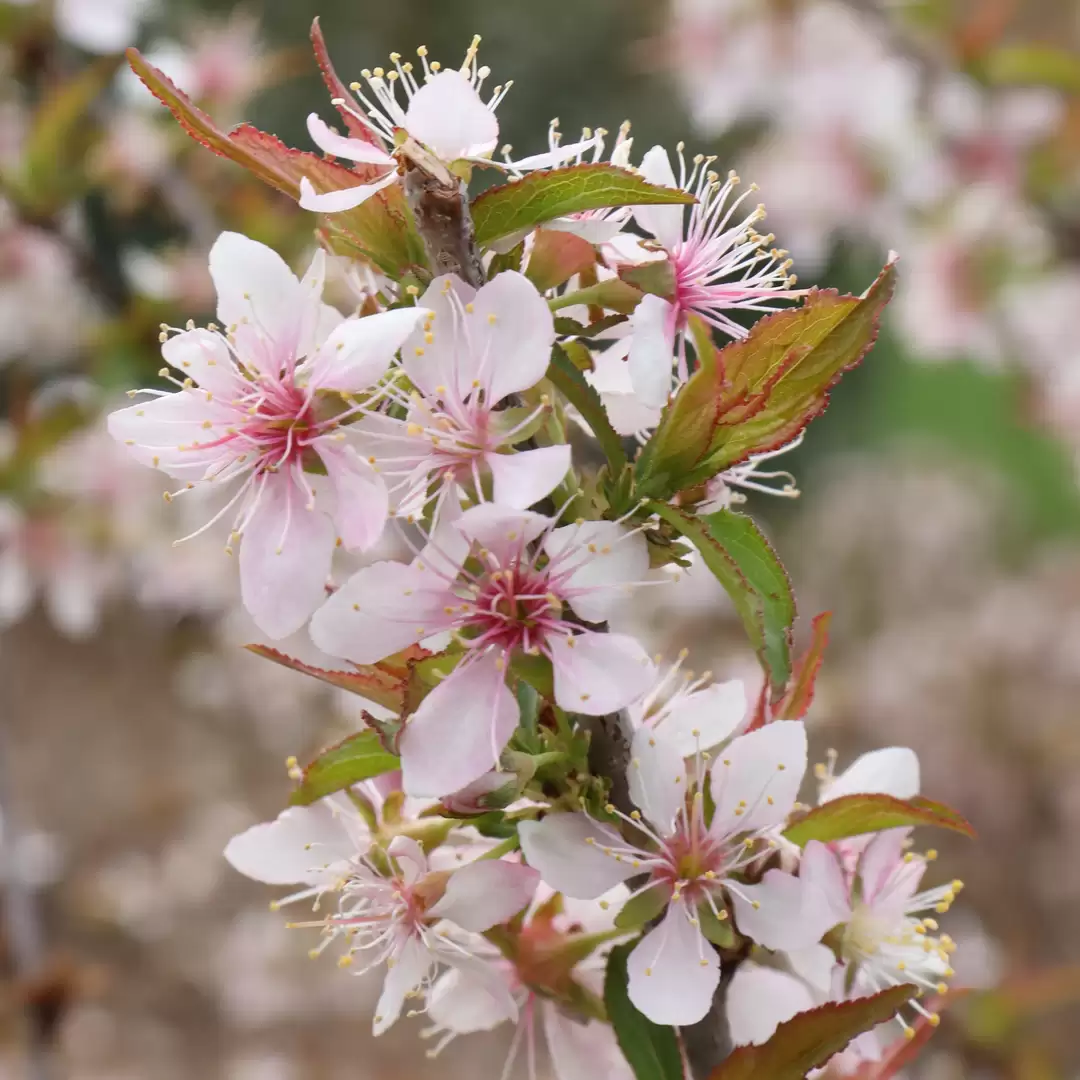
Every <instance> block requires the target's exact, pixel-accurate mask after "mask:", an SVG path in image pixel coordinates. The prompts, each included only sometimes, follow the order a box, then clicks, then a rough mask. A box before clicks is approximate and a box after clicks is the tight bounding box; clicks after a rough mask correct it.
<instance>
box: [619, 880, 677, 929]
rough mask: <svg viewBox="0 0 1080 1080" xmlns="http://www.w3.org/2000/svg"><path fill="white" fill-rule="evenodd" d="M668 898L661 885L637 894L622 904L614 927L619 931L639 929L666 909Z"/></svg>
mask: <svg viewBox="0 0 1080 1080" xmlns="http://www.w3.org/2000/svg"><path fill="white" fill-rule="evenodd" d="M668 897H669V893H668V891H667V890H666V889H665V888H664V887H663V886H662V885H657V886H655V887H654V888H652V889H646V890H645V891H644V892H640V893H638V894H637V896H634V897H631V898H630V899H629V900H627V901H626V903H625V904H623V906H622V908H621V909H620V911H619V914H618V915H616V916H615V925H616V926H617V927H618V928H619V929H620V930H637V929H639V928H640V927H642V926H644V925H645V924H646V923H647V922H651V921H652V920H653V919H655V918H656V916H657V915H659V914H660V912H662V911H663V910H664V908H666V907H667V904H668Z"/></svg>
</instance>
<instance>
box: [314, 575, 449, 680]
mask: <svg viewBox="0 0 1080 1080" xmlns="http://www.w3.org/2000/svg"><path fill="white" fill-rule="evenodd" d="M456 599H457V598H456V597H455V596H454V594H453V593H452V592H450V591H449V589H447V587H446V584H445V582H443V581H441V580H440V579H439V578H437V577H435V575H433V574H431V573H426V572H425V571H423V570H419V569H418V568H417V567H416V566H411V565H407V564H405V563H398V562H379V563H373V564H372V565H371V566H365V567H364V569H363V570H360V571H359V572H358V573H356V574H354V575H353V576H352V577H351V578H349V580H348V581H347V582H345V584H344V585H343V586H342V587H341V588H340V589H338V591H337V592H336V593H334V595H333V596H331V597H330V599H329V600H327V601H326V603H325V604H323V606H322V607H321V608H319V610H318V611H317V612H316V613H315V615H314V617H313V618H312V620H311V637H312V640H313V641H314V642H315V644H316V645H318V647H319V648H320V649H322V650H323V652H326V653H329V654H330V655H331V656H342V657H345V659H347V660H352V661H353V663H356V664H374V663H377V662H378V661H379V660H382V659H383V658H384V657H387V656H390V655H391V654H392V653H396V652H399V651H400V650H401V649H404V648H405V647H406V646H407V645H412V644H415V643H416V642H417V641H422V640H423V639H424V638H425V637H430V636H431V635H432V634H436V633H438V632H439V631H441V630H444V629H446V628H447V627H448V626H450V625H452V619H451V617H450V616H448V615H447V614H446V612H445V611H444V608H446V606H447V605H449V604H452V603H454V601H455V600H456Z"/></svg>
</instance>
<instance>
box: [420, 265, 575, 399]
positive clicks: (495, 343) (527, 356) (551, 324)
mask: <svg viewBox="0 0 1080 1080" xmlns="http://www.w3.org/2000/svg"><path fill="white" fill-rule="evenodd" d="M465 328H466V329H467V331H468V334H469V337H470V338H471V340H472V342H473V347H474V349H475V351H476V354H477V356H476V366H475V378H477V379H478V380H479V381H480V384H481V385H482V386H483V387H484V388H485V391H486V401H487V403H488V404H489V405H494V404H495V403H496V402H499V401H502V399H503V398H504V397H506V396H507V394H513V393H519V392H520V391H523V390H529V389H531V388H532V387H534V386H535V385H536V384H537V383H538V382H539V381H540V380H541V379H542V378H543V377H544V374H545V372H546V371H547V369H548V362H549V361H550V359H551V346H552V344H553V343H554V341H555V320H554V316H553V315H552V314H551V308H549V307H548V305H547V301H546V300H545V299H544V298H543V297H542V296H541V295H540V294H539V293H538V292H537V291H536V286H535V285H533V283H532V282H531V281H529V279H528V278H527V277H524V276H523V275H521V274H519V273H517V272H516V271H513V270H509V271H506V272H504V273H502V274H499V275H498V276H497V277H495V278H493V279H492V280H491V281H489V282H488V283H487V284H486V285H485V286H484V287H483V288H482V289H481V290H480V291H479V292H478V293H477V294H476V299H475V301H474V302H473V312H472V314H471V315H466V316H465ZM436 330H437V328H436Z"/></svg>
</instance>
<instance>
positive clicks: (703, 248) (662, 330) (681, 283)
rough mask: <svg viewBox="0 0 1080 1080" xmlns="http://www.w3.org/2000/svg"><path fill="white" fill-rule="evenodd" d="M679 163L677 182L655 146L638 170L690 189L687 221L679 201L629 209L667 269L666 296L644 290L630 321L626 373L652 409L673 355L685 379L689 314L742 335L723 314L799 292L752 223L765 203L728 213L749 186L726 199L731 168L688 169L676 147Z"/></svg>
mask: <svg viewBox="0 0 1080 1080" xmlns="http://www.w3.org/2000/svg"><path fill="white" fill-rule="evenodd" d="M679 161H680V176H679V179H678V180H676V178H675V174H674V172H673V171H672V168H671V162H670V160H669V158H668V154H667V151H666V150H665V149H664V148H663V147H662V146H654V147H653V148H652V149H651V150H650V151H649V152H648V153H647V154H646V155H645V157H644V159H643V160H642V162H641V173H642V175H643V176H644V177H645V179H646V180H648V181H650V182H651V183H654V184H661V185H663V186H665V187H681V188H683V189H684V190H686V191H689V192H692V193H693V194H694V195H695V196H696V197H697V200H698V201H697V203H695V204H694V205H693V206H692V207H691V208H690V215H689V219H688V220H686V216H685V213H684V208H683V207H682V206H639V207H637V208H636V209H635V211H634V216H635V218H636V219H637V221H638V224H640V225H641V226H642V228H644V229H645V230H646V231H647V232H649V233H651V234H652V236H653V237H655V239H656V242H657V244H658V245H659V247H660V248H661V249H662V250H663V252H664V253H665V254H666V256H667V258H668V261H669V263H670V266H671V270H672V272H673V274H674V286H675V288H674V293H673V295H672V297H671V299H664V298H663V297H661V296H656V295H654V294H651V293H649V294H647V295H646V296H645V297H644V298H643V299H642V301H641V303H640V304H638V306H637V308H636V309H635V311H634V314H633V315H632V316H631V318H630V322H631V326H632V328H633V338H632V341H631V344H630V351H629V356H628V364H629V369H630V376H631V379H632V380H633V385H634V390H635V392H636V393H637V395H638V397H639V398H640V399H641V401H642V403H643V404H645V405H648V406H652V407H660V406H662V405H664V404H665V403H666V401H667V399H668V395H669V393H670V392H671V386H672V362H673V359H674V360H676V361H677V364H676V375H677V377H678V379H679V381H680V382H681V381H685V379H686V378H687V377H688V374H689V368H688V364H687V358H686V340H685V330H686V325H687V319H688V318H689V316H690V315H697V316H699V317H700V318H701V319H703V320H704V321H705V322H706V323H707V324H708V325H709V326H712V327H714V328H716V329H717V330H720V331H721V332H722V333H724V334H727V335H728V336H729V337H731V338H735V339H741V338H744V337H746V334H747V331H746V329H745V328H744V327H742V326H741V325H740V324H739V323H737V322H735V321H734V320H733V319H732V318H731V317H730V315H728V314H727V313H728V312H732V311H773V310H775V308H776V305H777V302H778V301H783V300H788V299H791V298H793V297H795V296H797V295H799V294H798V293H795V292H792V291H791V286H792V285H793V284H794V282H795V279H794V278H793V277H791V276H789V273H788V270H789V269H790V266H791V262H790V260H786V259H784V252H781V251H777V250H776V249H775V248H774V249H772V250H769V249H768V248H767V247H766V245H767V243H769V242H771V240H772V238H771V237H763V236H761V235H760V234H759V233H758V232H757V231H756V230H755V228H754V226H755V225H756V224H757V223H758V222H759V221H761V220H762V219H763V218H764V216H765V211H764V208H763V207H761V206H758V207H757V208H756V209H754V210H752V211H751V212H750V213H749V214H747V215H746V216H745V217H743V218H741V219H736V218H735V214H736V211H737V210H738V208H739V205H740V204H741V203H742V201H743V200H744V199H745V198H746V196H747V195H749V194H750V193H751V192H752V191H754V190H756V188H754V187H753V186H751V187H750V188H749V189H748V190H747V191H746V192H745V193H744V194H743V195H741V196H739V197H738V198H736V199H734V201H732V202H730V204H729V202H728V200H729V198H730V196H731V194H732V192H733V191H734V189H735V187H736V185H737V184H738V183H739V178H738V177H737V176H736V175H735V174H734V173H730V174H729V175H728V177H727V179H726V180H725V181H723V182H721V181H720V179H719V177H718V176H717V175H716V173H714V172H712V171H710V166H711V164H712V161H713V159H712V158H702V157H700V156H699V157H697V158H695V159H694V163H693V167H692V168H691V170H690V172H689V174H687V170H686V163H685V161H684V160H683V158H682V154H681V151H680V155H679ZM676 354H677V355H676Z"/></svg>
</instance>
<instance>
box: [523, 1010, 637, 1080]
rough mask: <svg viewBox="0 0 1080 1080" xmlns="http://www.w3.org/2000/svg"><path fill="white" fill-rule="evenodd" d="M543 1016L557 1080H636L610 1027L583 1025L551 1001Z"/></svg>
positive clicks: (549, 1051)
mask: <svg viewBox="0 0 1080 1080" xmlns="http://www.w3.org/2000/svg"><path fill="white" fill-rule="evenodd" d="M540 1016H541V1019H542V1020H543V1024H544V1037H545V1039H546V1041H547V1047H548V1053H549V1054H550V1056H551V1071H552V1072H553V1073H554V1074H555V1080H634V1074H633V1072H631V1070H630V1066H629V1065H628V1064H627V1063H626V1058H624V1057H623V1055H622V1051H621V1050H620V1049H619V1044H618V1042H616V1040H615V1030H614V1028H612V1026H611V1025H610V1024H602V1023H600V1021H599V1020H590V1021H588V1022H587V1023H584V1024H583V1023H581V1022H580V1021H578V1020H574V1019H571V1018H570V1017H569V1016H567V1015H566V1014H565V1013H564V1012H563V1011H562V1010H561V1009H560V1008H559V1007H558V1005H556V1004H555V1003H554V1002H551V1001H545V1002H543V1003H542V1004H541V1005H540Z"/></svg>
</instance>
